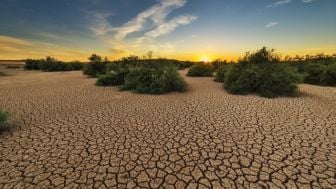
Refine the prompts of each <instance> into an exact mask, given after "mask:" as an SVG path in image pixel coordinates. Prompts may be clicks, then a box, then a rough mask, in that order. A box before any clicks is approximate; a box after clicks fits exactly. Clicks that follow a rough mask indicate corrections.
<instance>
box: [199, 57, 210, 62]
mask: <svg viewBox="0 0 336 189" xmlns="http://www.w3.org/2000/svg"><path fill="white" fill-rule="evenodd" d="M200 61H202V62H211V58H209V57H208V56H202V57H201V58H200Z"/></svg>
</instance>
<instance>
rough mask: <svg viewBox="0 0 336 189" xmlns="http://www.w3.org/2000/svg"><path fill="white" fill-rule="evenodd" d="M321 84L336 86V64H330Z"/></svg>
mask: <svg viewBox="0 0 336 189" xmlns="http://www.w3.org/2000/svg"><path fill="white" fill-rule="evenodd" d="M321 83H322V84H324V85H329V86H336V63H333V64H330V65H328V66H327V67H326V69H325V70H324V72H323V74H322V77H321Z"/></svg>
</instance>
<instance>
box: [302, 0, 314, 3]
mask: <svg viewBox="0 0 336 189" xmlns="http://www.w3.org/2000/svg"><path fill="white" fill-rule="evenodd" d="M313 1H315V0H302V2H303V3H311V2H313Z"/></svg>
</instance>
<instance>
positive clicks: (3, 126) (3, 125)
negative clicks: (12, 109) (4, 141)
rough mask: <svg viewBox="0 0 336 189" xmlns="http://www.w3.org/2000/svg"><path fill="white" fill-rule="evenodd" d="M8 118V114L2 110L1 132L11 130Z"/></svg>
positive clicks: (0, 112) (0, 119)
mask: <svg viewBox="0 0 336 189" xmlns="http://www.w3.org/2000/svg"><path fill="white" fill-rule="evenodd" d="M8 117H9V114H8V112H6V111H4V110H1V109H0V131H4V130H8V129H9V125H8V123H7V121H8Z"/></svg>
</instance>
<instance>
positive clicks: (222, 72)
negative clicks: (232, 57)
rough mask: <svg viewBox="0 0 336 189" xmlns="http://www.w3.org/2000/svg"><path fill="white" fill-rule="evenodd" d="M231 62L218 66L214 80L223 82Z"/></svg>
mask: <svg viewBox="0 0 336 189" xmlns="http://www.w3.org/2000/svg"><path fill="white" fill-rule="evenodd" d="M232 65H233V64H222V65H220V66H219V67H218V69H217V70H216V72H215V81H216V82H221V83H223V82H225V77H226V74H227V72H228V71H229V70H230V68H231V67H232Z"/></svg>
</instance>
